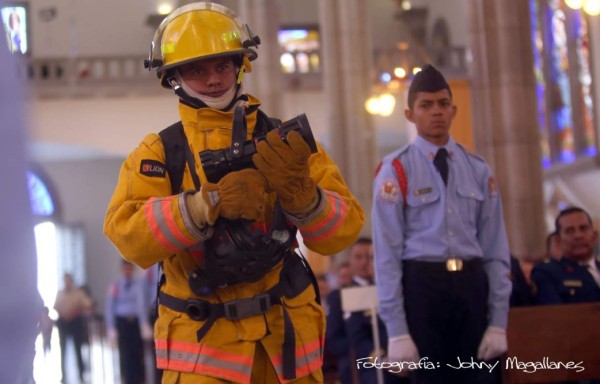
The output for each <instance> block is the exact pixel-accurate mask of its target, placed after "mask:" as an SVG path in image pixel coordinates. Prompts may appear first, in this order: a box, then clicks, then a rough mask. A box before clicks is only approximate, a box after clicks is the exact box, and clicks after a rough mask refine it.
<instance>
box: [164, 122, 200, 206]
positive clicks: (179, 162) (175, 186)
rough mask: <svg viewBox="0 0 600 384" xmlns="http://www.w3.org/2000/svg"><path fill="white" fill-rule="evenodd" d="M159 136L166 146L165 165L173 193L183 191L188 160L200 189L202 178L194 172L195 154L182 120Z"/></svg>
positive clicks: (197, 186) (195, 182) (193, 177)
mask: <svg viewBox="0 0 600 384" xmlns="http://www.w3.org/2000/svg"><path fill="white" fill-rule="evenodd" d="M159 136H160V138H161V140H162V142H163V147H164V148H165V167H166V168H167V172H168V173H169V180H171V193H173V194H177V193H179V192H181V184H182V183H183V171H184V169H185V163H186V161H187V162H188V163H189V164H188V165H189V167H190V171H191V174H192V179H194V185H195V186H196V189H200V180H199V178H198V175H197V174H196V172H194V170H195V169H196V166H195V161H194V156H193V155H192V153H191V151H190V147H189V145H188V141H187V137H186V136H185V133H184V131H183V124H182V123H181V121H178V122H176V123H175V124H172V125H170V126H168V127H167V128H165V129H163V130H162V131H160V132H159ZM190 155H191V156H190Z"/></svg>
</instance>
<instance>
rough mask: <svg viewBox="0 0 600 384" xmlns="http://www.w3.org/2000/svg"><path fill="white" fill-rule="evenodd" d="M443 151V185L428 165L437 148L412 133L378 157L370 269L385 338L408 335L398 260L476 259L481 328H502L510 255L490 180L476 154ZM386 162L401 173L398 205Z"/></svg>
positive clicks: (456, 148) (450, 146)
mask: <svg viewBox="0 0 600 384" xmlns="http://www.w3.org/2000/svg"><path fill="white" fill-rule="evenodd" d="M444 147H445V148H446V149H447V150H448V152H449V157H448V168H449V172H448V186H447V187H446V186H445V185H444V181H443V180H442V178H441V177H440V174H439V173H438V171H437V169H436V168H435V166H434V164H433V158H434V157H435V154H436V153H437V151H438V149H439V148H438V147H437V146H435V145H434V144H432V143H430V142H428V141H426V140H424V139H423V138H421V137H420V136H417V138H416V139H415V141H414V142H413V143H412V144H410V145H408V146H406V147H404V148H402V149H399V150H397V151H395V152H393V153H391V154H389V155H388V156H386V157H385V158H384V160H383V162H382V165H381V169H380V170H379V172H378V174H377V176H376V178H375V182H374V193H373V196H374V202H373V210H372V221H373V243H374V248H375V272H376V275H377V290H378V295H379V306H380V314H381V318H382V319H383V320H384V322H385V323H386V325H387V328H388V332H389V335H390V337H394V336H399V335H402V334H407V333H408V326H407V324H406V315H405V311H404V296H403V292H402V261H403V260H420V261H444V260H447V259H449V258H460V259H463V260H470V259H474V258H478V257H481V258H482V259H483V266H484V269H485V272H486V274H487V277H488V284H489V298H488V308H489V315H490V323H489V324H490V325H493V326H497V327H502V328H506V326H507V322H508V307H509V297H510V293H511V282H510V277H509V273H510V253H509V252H510V251H509V247H508V240H507V236H506V229H505V227H504V219H503V215H502V204H501V201H500V197H499V195H498V190H497V186H496V184H495V180H494V178H493V177H492V174H491V171H490V168H489V167H488V165H487V164H486V162H485V161H484V160H483V159H482V158H481V157H478V156H475V155H472V154H470V153H468V152H467V151H465V149H464V148H462V147H461V146H460V145H458V144H457V143H456V142H455V141H454V140H453V139H452V138H450V139H449V141H448V143H447V144H446V145H445V146H444ZM394 159H399V160H400V162H401V163H402V165H403V167H404V169H405V171H406V180H407V190H406V202H405V199H404V197H403V196H402V191H401V188H400V185H399V181H398V176H397V174H396V170H395V169H394V166H393V165H392V161H393V160H394Z"/></svg>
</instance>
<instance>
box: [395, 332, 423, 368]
mask: <svg viewBox="0 0 600 384" xmlns="http://www.w3.org/2000/svg"><path fill="white" fill-rule="evenodd" d="M387 357H388V360H389V361H397V362H407V363H409V362H414V363H418V362H419V359H420V357H419V351H418V350H417V346H416V345H415V342H414V341H413V339H412V337H410V335H409V334H405V335H400V336H395V337H391V338H390V339H389V340H388V356H387Z"/></svg>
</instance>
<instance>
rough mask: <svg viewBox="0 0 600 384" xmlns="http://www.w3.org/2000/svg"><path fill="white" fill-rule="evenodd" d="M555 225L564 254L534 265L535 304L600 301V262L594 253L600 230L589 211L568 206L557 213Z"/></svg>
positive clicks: (532, 274) (532, 275) (532, 276)
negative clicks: (598, 230) (595, 227)
mask: <svg viewBox="0 0 600 384" xmlns="http://www.w3.org/2000/svg"><path fill="white" fill-rule="evenodd" d="M555 226H556V233H557V234H558V243H559V244H560V249H561V251H562V258H561V259H560V260H549V261H546V262H545V263H542V264H539V265H537V266H535V267H534V268H533V271H532V273H531V278H532V281H533V283H534V289H535V291H536V296H535V302H536V304H571V303H585V302H593V301H600V263H599V262H598V260H597V259H596V258H595V257H594V247H595V245H596V243H597V241H598V232H596V230H594V227H593V224H592V220H591V218H590V216H589V214H588V213H587V212H586V211H584V210H583V209H581V208H578V207H571V208H567V209H565V210H563V211H561V212H560V213H559V214H558V217H557V218H556V223H555Z"/></svg>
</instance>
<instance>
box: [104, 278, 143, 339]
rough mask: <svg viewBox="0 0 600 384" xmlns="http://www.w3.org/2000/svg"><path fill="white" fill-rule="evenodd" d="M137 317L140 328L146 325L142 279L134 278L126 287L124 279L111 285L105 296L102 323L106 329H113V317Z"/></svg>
mask: <svg viewBox="0 0 600 384" xmlns="http://www.w3.org/2000/svg"><path fill="white" fill-rule="evenodd" d="M116 316H121V317H137V319H138V322H139V324H140V327H141V326H142V325H143V324H146V325H148V304H147V302H146V295H145V284H144V281H143V279H141V278H138V277H134V278H132V280H131V285H129V286H128V284H127V281H126V279H125V278H124V277H121V278H119V279H118V280H117V281H115V282H114V283H112V284H111V286H110V287H109V289H108V294H107V295H106V301H105V308H104V321H105V322H106V326H107V328H108V329H114V328H115V317H116Z"/></svg>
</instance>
